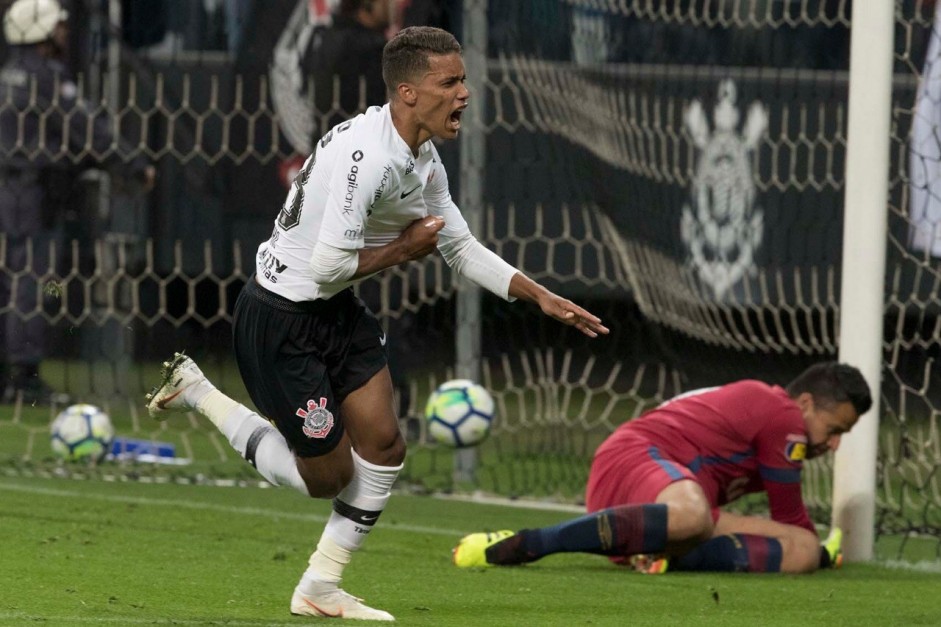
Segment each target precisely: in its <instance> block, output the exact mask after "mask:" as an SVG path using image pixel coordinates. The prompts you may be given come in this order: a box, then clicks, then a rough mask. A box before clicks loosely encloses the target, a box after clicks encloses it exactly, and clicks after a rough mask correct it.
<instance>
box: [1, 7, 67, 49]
mask: <svg viewBox="0 0 941 627" xmlns="http://www.w3.org/2000/svg"><path fill="white" fill-rule="evenodd" d="M68 17H69V13H68V11H66V10H65V9H63V8H62V5H61V4H59V2H58V0H16V2H14V3H13V4H12V5H10V8H9V10H8V11H7V12H6V15H4V16H3V35H4V37H6V40H7V43H9V44H11V45H14V46H22V45H26V44H37V43H39V42H41V41H46V40H47V39H49V38H50V37H52V31H54V30H55V28H56V25H57V24H58V23H59V22H63V21H65V19H66V18H68Z"/></svg>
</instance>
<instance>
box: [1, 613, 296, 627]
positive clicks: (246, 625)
mask: <svg viewBox="0 0 941 627" xmlns="http://www.w3.org/2000/svg"><path fill="white" fill-rule="evenodd" d="M9 620H16V621H19V622H25V621H36V622H43V623H50V622H51V623H52V624H54V625H55V624H66V625H70V624H72V623H91V624H96V623H110V624H115V623H116V624H119V625H227V626H228V625H231V626H233V627H298V625H299V624H300V623H298V622H287V623H270V622H267V623H263V622H260V621H244V620H229V619H224V618H206V619H203V620H196V619H186V618H131V617H129V616H46V615H42V616H40V615H38V614H26V613H25V612H0V621H9Z"/></svg>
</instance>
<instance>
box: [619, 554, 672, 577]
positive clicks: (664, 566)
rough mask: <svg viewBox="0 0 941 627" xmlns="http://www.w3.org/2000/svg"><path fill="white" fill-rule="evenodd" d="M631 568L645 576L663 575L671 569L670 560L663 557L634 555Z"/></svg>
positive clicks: (630, 561) (630, 564)
mask: <svg viewBox="0 0 941 627" xmlns="http://www.w3.org/2000/svg"><path fill="white" fill-rule="evenodd" d="M628 564H629V566H630V567H631V568H633V569H634V570H635V571H637V572H639V573H644V574H645V575H662V574H663V573H665V572H667V570H669V568H670V559H669V558H667V557H664V556H662V555H632V556H631V557H630V560H629V562H628Z"/></svg>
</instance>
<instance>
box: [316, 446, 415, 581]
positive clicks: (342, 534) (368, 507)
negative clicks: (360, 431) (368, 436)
mask: <svg viewBox="0 0 941 627" xmlns="http://www.w3.org/2000/svg"><path fill="white" fill-rule="evenodd" d="M351 453H352V456H353V478H352V479H351V480H350V483H349V484H348V485H347V486H346V487H345V488H343V490H342V491H341V492H340V493H339V494H338V495H337V496H336V498H335V499H333V513H332V514H330V519H329V520H328V521H327V525H326V527H324V530H323V535H322V536H321V538H320V542H319V543H318V544H317V550H316V551H314V553H313V555H311V556H310V562H309V564H310V566H309V567H308V569H307V571H306V572H305V573H304V577H303V578H302V579H301V586H302V589H303V586H304V583H305V581H321V582H324V581H325V582H331V583H339V581H340V578H341V577H342V575H343V569H344V568H345V567H346V564H348V563H349V561H350V556H351V554H352V552H353V551H355V550H357V549H359V547H360V546H362V544H363V542H364V541H365V540H366V536H367V535H369V532H370V531H372V528H373V525H375V524H376V521H377V520H378V519H379V516H380V514H382V510H384V509H385V507H386V504H387V503H388V502H389V497H390V496H392V484H394V483H395V479H396V477H398V475H399V471H400V470H402V465H401V464H400V465H398V466H378V465H376V464H372V463H370V462H367V461H366V460H365V459H363V458H362V457H360V456H359V455H358V454H357V453H356V451H351Z"/></svg>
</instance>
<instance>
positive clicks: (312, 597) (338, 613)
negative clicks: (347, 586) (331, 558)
mask: <svg viewBox="0 0 941 627" xmlns="http://www.w3.org/2000/svg"><path fill="white" fill-rule="evenodd" d="M291 614H294V615H295V616H318V617H321V618H348V619H354V620H384V621H394V620H395V617H394V616H392V614H390V613H389V612H384V611H383V610H377V609H375V608H372V607H369V606H368V605H365V604H364V603H363V600H362V599H360V598H357V597H354V596H353V595H352V594H349V593H348V592H345V591H344V590H342V589H341V588H339V587H337V585H336V584H334V583H326V582H324V583H315V584H312V585H309V586H308V587H307V592H303V591H301V589H300V586H298V587H297V588H295V589H294V596H292V597H291Z"/></svg>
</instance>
